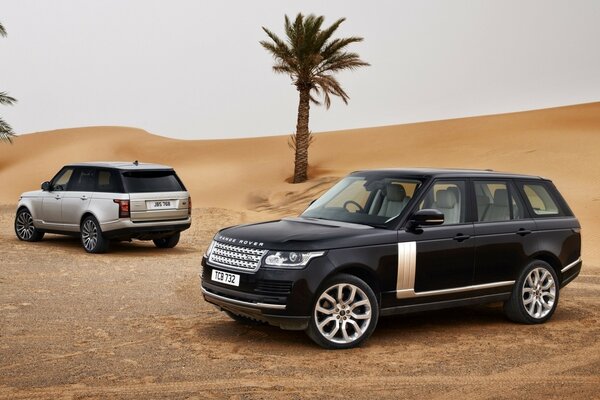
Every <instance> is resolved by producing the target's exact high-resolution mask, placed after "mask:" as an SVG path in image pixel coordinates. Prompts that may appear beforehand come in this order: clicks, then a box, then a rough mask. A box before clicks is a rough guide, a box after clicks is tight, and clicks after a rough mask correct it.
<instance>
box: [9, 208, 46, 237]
mask: <svg viewBox="0 0 600 400" xmlns="http://www.w3.org/2000/svg"><path fill="white" fill-rule="evenodd" d="M15 233H16V234H17V237H18V238H19V239H20V240H24V241H26V242H37V241H40V240H42V238H43V237H44V232H41V231H40V230H39V229H37V228H36V227H35V226H34V225H33V217H32V216H31V213H30V212H29V210H28V209H26V208H22V209H20V210H19V211H18V212H17V215H16V217H15Z"/></svg>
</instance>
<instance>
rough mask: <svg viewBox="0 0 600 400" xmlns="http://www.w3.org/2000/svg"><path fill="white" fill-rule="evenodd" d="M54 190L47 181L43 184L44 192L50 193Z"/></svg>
mask: <svg viewBox="0 0 600 400" xmlns="http://www.w3.org/2000/svg"><path fill="white" fill-rule="evenodd" d="M51 189H52V186H50V182H48V181H46V182H44V183H42V190H43V191H44V192H49V191H50V190H51Z"/></svg>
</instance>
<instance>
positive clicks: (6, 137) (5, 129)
mask: <svg viewBox="0 0 600 400" xmlns="http://www.w3.org/2000/svg"><path fill="white" fill-rule="evenodd" d="M14 136H15V133H14V132H13V130H12V128H11V126H10V125H9V124H7V123H6V122H5V121H4V120H3V119H2V118H0V142H7V143H12V138H13V137H14Z"/></svg>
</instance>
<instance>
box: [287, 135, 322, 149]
mask: <svg viewBox="0 0 600 400" xmlns="http://www.w3.org/2000/svg"><path fill="white" fill-rule="evenodd" d="M315 140H317V139H315V137H314V136H313V134H312V132H310V131H309V132H308V146H307V147H310V145H311V144H313V143H314V142H315ZM288 147H289V148H290V149H292V150H293V151H296V134H295V133H292V134H291V135H290V137H289V138H288Z"/></svg>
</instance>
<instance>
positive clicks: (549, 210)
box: [523, 183, 564, 217]
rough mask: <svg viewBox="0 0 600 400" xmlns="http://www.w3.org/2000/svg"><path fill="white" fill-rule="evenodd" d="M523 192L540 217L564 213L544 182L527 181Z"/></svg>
mask: <svg viewBox="0 0 600 400" xmlns="http://www.w3.org/2000/svg"><path fill="white" fill-rule="evenodd" d="M523 192H525V197H526V198H527V201H528V202H529V205H530V206H531V209H532V210H533V212H534V214H535V215H536V216H540V217H556V216H561V215H564V213H563V211H562V210H561V209H560V208H559V206H558V203H557V202H556V201H555V200H554V198H553V197H552V195H551V194H550V193H549V192H548V189H547V188H546V186H545V185H543V184H534V183H526V184H524V185H523Z"/></svg>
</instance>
